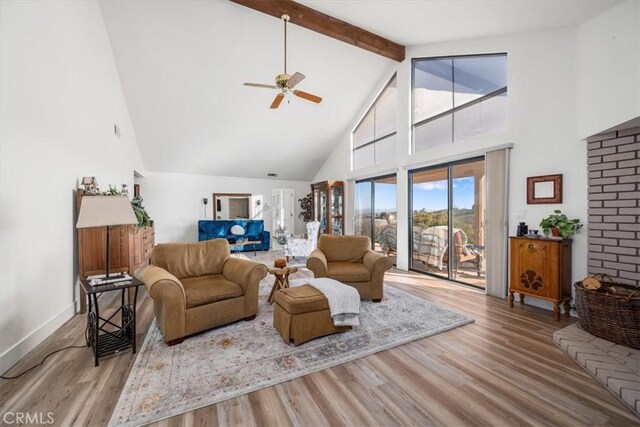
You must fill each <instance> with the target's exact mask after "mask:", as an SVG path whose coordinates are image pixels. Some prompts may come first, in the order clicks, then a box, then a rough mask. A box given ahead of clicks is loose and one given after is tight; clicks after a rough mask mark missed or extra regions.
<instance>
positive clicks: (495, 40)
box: [314, 28, 587, 278]
mask: <svg viewBox="0 0 640 427" xmlns="http://www.w3.org/2000/svg"><path fill="white" fill-rule="evenodd" d="M576 38H577V35H576V29H575V28H569V29H560V30H553V31H549V30H548V31H544V32H534V33H522V34H515V35H510V36H504V37H491V38H484V39H474V40H463V41H456V42H447V43H438V44H433V45H425V46H416V47H410V48H408V49H407V58H408V59H406V60H405V61H404V62H402V63H400V64H398V65H397V66H396V67H395V69H396V70H397V72H398V94H399V95H398V98H399V99H398V108H399V114H398V141H399V143H398V152H397V157H398V159H397V160H396V161H391V162H387V163H385V164H382V165H379V166H378V165H377V166H372V167H370V168H366V169H363V170H359V171H354V172H351V171H350V170H349V162H350V151H349V150H350V148H349V146H350V133H349V132H347V133H346V134H345V135H344V136H343V138H342V139H341V140H340V141H339V142H338V144H337V146H336V149H335V151H334V152H333V154H332V155H331V156H330V157H329V158H328V159H327V161H326V162H325V164H324V165H323V166H322V167H321V168H320V170H319V172H318V173H317V175H316V176H315V177H314V180H321V179H327V178H330V179H355V178H360V177H365V176H375V175H379V174H383V173H389V172H394V171H395V172H397V173H398V182H399V183H398V209H399V211H398V219H399V221H400V220H404V221H405V222H404V224H399V226H398V230H400V232H399V236H398V251H399V252H398V267H399V268H402V269H406V268H408V250H407V247H408V242H407V239H408V236H406V232H405V233H403V232H402V230H407V229H408V224H407V222H406V215H408V209H407V200H408V190H407V171H406V170H405V169H404V167H403V166H405V165H414V164H415V165H416V166H418V165H421V164H425V165H426V164H429V163H433V162H438V159H443V160H444V159H446V158H448V157H457V156H462V155H464V153H473V152H477V150H482V149H485V148H488V147H492V146H496V145H501V144H508V143H512V144H513V149H512V150H511V153H510V160H511V172H510V177H509V178H510V179H509V185H510V188H509V199H510V200H509V232H510V233H511V234H515V227H516V224H517V222H518V221H526V222H527V223H528V224H529V226H530V228H539V227H538V224H539V222H540V220H541V219H542V218H543V217H544V216H546V215H548V214H549V213H550V212H551V211H552V210H553V209H562V211H563V212H565V213H567V215H569V216H571V217H577V218H580V219H582V221H585V222H586V220H587V166H586V147H585V145H584V142H581V141H580V140H579V138H578V132H577V111H576V108H577V84H576V73H577V72H578V69H577V61H576V55H577V53H576ZM497 52H507V54H508V65H507V67H508V88H509V89H508V90H509V92H508V102H509V126H508V129H506V130H505V131H502V132H497V133H492V134H486V135H482V136H480V137H477V138H474V139H471V140H467V141H459V142H456V143H455V144H452V145H450V146H446V147H438V148H437V149H433V150H428V151H423V152H420V153H417V154H415V155H409V154H408V147H409V146H410V140H411V133H410V108H409V107H410V103H411V100H410V97H409V94H410V84H411V83H410V82H411V58H413V57H431V56H447V55H466V54H480V53H497ZM393 71H394V70H390V71H389V75H391V74H392V72H393ZM380 87H382V85H381V86H380ZM374 97H375V96H374V95H372V98H371V100H370V102H371V101H372V100H373V98H374ZM368 106H369V104H366V105H363V108H362V111H363V112H364V111H365V110H366V108H367V107H368ZM357 119H359V117H358V118H356V119H354V123H353V125H354V126H355V125H356V124H357ZM556 173H562V174H563V175H564V182H563V184H564V203H563V204H561V205H527V204H526V178H527V177H528V176H536V175H547V174H556ZM349 196H351V195H349ZM349 200H352V197H349ZM521 210H526V214H527V216H526V218H524V219H520V218H517V217H516V213H517V212H518V211H521ZM403 211H404V214H403ZM403 216H404V217H405V218H403ZM351 230H352V229H351ZM401 240H402V243H401V242H400V241H401ZM586 254H587V236H586V232H582V233H580V234H578V235H576V236H575V238H574V250H573V266H572V270H573V277H574V278H580V277H582V276H584V275H585V274H586V271H587V266H586Z"/></svg>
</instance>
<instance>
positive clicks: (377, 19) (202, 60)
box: [100, 0, 618, 180]
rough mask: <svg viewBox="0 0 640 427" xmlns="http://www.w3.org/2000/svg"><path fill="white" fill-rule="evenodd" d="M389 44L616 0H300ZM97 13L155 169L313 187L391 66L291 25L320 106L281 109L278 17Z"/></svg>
mask: <svg viewBox="0 0 640 427" xmlns="http://www.w3.org/2000/svg"><path fill="white" fill-rule="evenodd" d="M302 3H305V4H307V5H309V6H310V7H312V8H314V9H317V10H320V11H322V12H325V13H327V14H329V15H332V16H335V17H337V18H340V19H343V20H345V21H347V22H350V23H352V24H355V25H358V26H361V27H363V28H365V29H368V30H370V31H372V32H375V33H377V34H379V35H382V36H385V37H387V38H390V39H392V40H393V41H396V42H399V43H402V44H406V45H414V44H424V43H430V42H437V41H442V40H454V39H460V38H469V37H481V36H487V35H494V34H505V33H510V32H515V31H527V30H535V29H542V28H550V27H559V26H568V25H576V24H579V23H581V22H584V21H585V20H587V19H589V18H591V17H592V16H595V15H597V14H598V13H601V12H602V11H604V10H605V9H607V8H609V7H611V6H613V5H614V4H616V3H618V2H615V1H582V0H579V1H578V0H576V1H570V0H564V1H555V0H554V1H546V0H522V1H510V2H508V1H453V2H451V1H450V2H446V1H403V0H397V1H302ZM100 7H101V10H102V13H103V16H104V20H105V24H106V27H107V31H108V33H109V37H110V40H111V44H112V48H113V52H114V56H115V59H116V63H117V66H118V70H119V73H120V78H121V81H122V86H123V89H124V92H125V96H126V99H127V104H128V107H129V113H130V115H131V119H132V121H133V125H134V128H135V132H136V138H137V140H138V143H139V146H140V150H141V153H142V156H143V159H144V162H145V166H146V168H147V169H148V170H151V171H164V172H185V173H197V174H208V175H228V176H242V177H256V178H266V177H267V174H268V173H269V172H275V173H277V174H278V175H279V178H281V179H301V180H309V179H311V178H312V177H313V175H314V174H315V172H316V171H317V170H318V168H319V167H320V166H321V165H322V163H323V161H324V160H325V159H326V157H327V156H328V154H329V153H330V151H331V150H332V149H333V147H334V145H335V143H336V141H337V140H338V138H339V137H340V136H341V135H343V134H344V132H345V131H346V130H347V129H348V128H349V127H350V126H352V125H353V124H354V123H353V121H354V119H355V116H356V115H357V114H358V113H359V112H360V111H361V110H362V108H363V106H364V103H365V102H366V100H367V99H369V98H370V97H371V94H372V92H373V91H375V90H378V89H379V88H377V87H376V85H377V84H378V83H379V82H380V81H381V79H382V78H383V77H384V75H385V74H386V73H387V71H388V69H389V67H390V65H391V63H392V61H391V60H389V59H385V58H382V57H380V56H377V55H374V54H372V53H369V52H366V51H363V50H361V49H358V48H356V47H353V46H350V45H347V44H345V43H342V42H339V41H337V40H334V39H331V38H328V37H325V36H322V35H320V34H317V33H314V32H312V31H309V30H306V29H304V28H301V27H298V26H296V25H289V27H288V30H289V31H288V34H289V64H288V72H289V74H291V73H292V72H294V71H299V72H301V73H303V74H305V75H306V76H307V78H306V79H305V80H304V81H303V82H302V83H300V85H299V86H298V88H299V89H302V90H304V91H308V92H311V93H314V94H317V95H320V96H322V97H323V98H324V101H323V102H322V104H320V105H316V104H312V103H310V102H307V101H304V100H302V99H298V98H295V97H291V99H290V101H288V102H287V101H285V102H284V103H283V104H282V105H281V106H280V108H279V109H278V110H270V109H269V105H270V103H271V101H272V99H273V97H274V96H275V91H272V90H268V89H254V88H247V87H244V86H242V83H243V82H245V81H250V82H258V83H268V84H272V82H273V79H274V77H275V76H276V74H279V73H281V72H282V71H283V70H282V68H283V63H282V62H283V58H282V55H283V46H282V42H283V40H282V22H281V21H280V20H278V19H275V18H273V17H270V16H267V15H265V14H262V13H259V12H255V11H253V10H250V9H247V8H245V7H243V6H239V5H236V4H234V3H231V2H227V1H224V0H217V1H215V0H212V1H133V0H130V1H113V0H102V1H101V2H100Z"/></svg>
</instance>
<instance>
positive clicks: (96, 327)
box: [80, 277, 144, 366]
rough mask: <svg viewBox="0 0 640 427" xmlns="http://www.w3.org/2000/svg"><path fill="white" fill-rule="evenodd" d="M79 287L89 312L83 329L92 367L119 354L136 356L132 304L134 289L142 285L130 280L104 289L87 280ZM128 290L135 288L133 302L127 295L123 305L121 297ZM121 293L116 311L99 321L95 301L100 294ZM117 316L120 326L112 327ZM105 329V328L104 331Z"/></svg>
mask: <svg viewBox="0 0 640 427" xmlns="http://www.w3.org/2000/svg"><path fill="white" fill-rule="evenodd" d="M80 284H81V286H82V288H83V289H84V291H85V292H86V293H87V296H88V297H89V310H87V328H86V331H85V340H86V342H87V347H91V348H92V349H93V355H94V358H95V366H98V359H99V358H100V357H101V356H106V355H109V354H114V353H118V352H120V351H121V350H125V349H128V348H132V349H133V351H132V353H135V352H136V301H137V299H138V288H139V287H140V286H142V285H143V284H144V283H143V282H142V281H141V280H138V279H136V278H135V277H133V278H132V279H131V280H127V281H125V282H119V283H110V284H108V285H95V286H94V285H92V284H91V283H90V282H89V281H88V280H81V281H80ZM130 288H135V292H134V296H133V301H132V300H131V294H128V296H129V298H128V302H125V294H127V292H126V291H127V290H128V289H130ZM110 291H121V292H122V293H121V296H120V307H119V308H118V309H117V310H116V311H115V312H114V313H111V314H110V315H109V317H107V318H105V317H101V315H100V307H99V305H98V300H99V298H100V296H101V295H102V294H103V293H104V292H110ZM118 313H121V314H120V324H117V323H115V322H116V320H115V319H114V317H115V316H116V315H117V314H118ZM107 326H109V328H108V329H107Z"/></svg>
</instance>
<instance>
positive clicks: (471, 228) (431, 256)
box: [409, 158, 485, 288]
mask: <svg viewBox="0 0 640 427" xmlns="http://www.w3.org/2000/svg"><path fill="white" fill-rule="evenodd" d="M409 182H410V186H411V188H410V196H411V198H410V212H411V221H410V222H411V233H410V236H409V237H410V240H411V243H410V251H411V254H410V262H411V269H412V270H416V271H419V272H422V273H427V274H432V275H435V276H439V277H443V278H447V279H450V280H456V281H459V282H463V283H466V284H469V285H473V286H477V287H481V288H484V287H485V271H484V262H483V260H484V251H485V247H484V238H485V236H484V234H485V232H484V218H485V202H484V182H485V179H484V158H475V159H472V160H467V161H462V162H455V163H448V164H443V165H439V166H435V167H429V168H424V169H418V170H413V171H410V173H409Z"/></svg>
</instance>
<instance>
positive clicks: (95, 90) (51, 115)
mask: <svg viewBox="0 0 640 427" xmlns="http://www.w3.org/2000/svg"><path fill="white" fill-rule="evenodd" d="M0 8H1V11H0V15H1V25H0V27H1V33H0V40H1V45H0V46H1V47H0V52H1V53H0V55H1V57H0V64H1V65H0V66H1V74H0V76H1V78H0V110H1V116H0V121H1V123H2V126H1V127H0V128H1V130H0V170H1V172H0V177H1V178H0V189H1V192H0V194H1V208H2V210H1V219H0V230H1V235H2V241H1V243H0V248H1V254H0V337H1V339H0V372H5V371H6V370H7V369H8V368H9V367H10V366H12V365H13V364H14V363H15V362H16V361H18V360H19V359H20V358H21V357H22V356H24V355H25V354H26V353H27V352H29V351H30V350H31V349H32V348H33V347H35V346H36V345H37V344H38V343H39V342H40V341H41V340H42V339H44V338H45V337H46V336H48V335H49V334H50V333H51V332H53V330H55V329H56V328H57V327H58V326H60V325H61V324H62V323H64V322H65V321H66V320H67V319H69V318H70V317H71V316H72V315H73V313H74V299H75V295H76V289H77V285H76V278H77V261H76V243H75V227H74V219H75V214H74V212H75V205H74V190H75V188H76V187H77V185H78V180H79V178H80V177H82V176H86V175H88V176H96V177H97V179H98V182H99V183H100V184H101V185H102V186H103V187H106V186H107V184H117V185H119V184H122V183H126V184H129V185H131V184H133V170H134V169H139V170H140V169H142V168H143V165H142V160H141V158H140V154H139V152H138V148H137V144H136V139H135V135H134V132H133V127H132V125H131V122H130V120H129V114H128V111H127V106H126V103H125V99H124V97H123V93H122V89H121V86H120V80H119V77H118V73H117V71H116V67H115V63H114V60H113V56H112V52H111V46H110V44H109V40H108V38H107V33H106V30H105V28H104V23H103V21H102V16H101V13H100V10H99V8H98V5H97V4H96V3H95V2H93V1H83V2H4V1H3V2H0ZM114 124H117V125H118V126H119V127H120V129H121V137H120V138H117V137H115V135H114V132H113V126H114ZM77 338H78V339H77V340H76V343H83V342H84V338H83V337H81V336H78V337H77Z"/></svg>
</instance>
